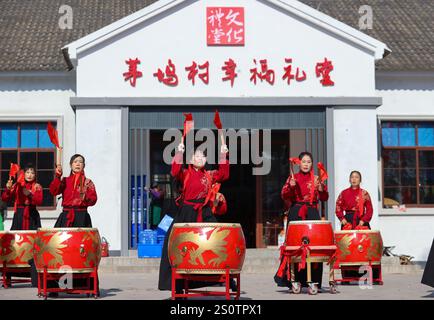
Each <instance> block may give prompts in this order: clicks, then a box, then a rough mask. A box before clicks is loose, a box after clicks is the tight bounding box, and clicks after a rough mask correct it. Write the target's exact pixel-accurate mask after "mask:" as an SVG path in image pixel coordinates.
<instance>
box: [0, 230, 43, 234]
mask: <svg viewBox="0 0 434 320" xmlns="http://www.w3.org/2000/svg"><path fill="white" fill-rule="evenodd" d="M36 232H37V231H36V230H9V231H0V234H20V233H36Z"/></svg>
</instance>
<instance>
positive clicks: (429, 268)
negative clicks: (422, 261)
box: [422, 239, 434, 288]
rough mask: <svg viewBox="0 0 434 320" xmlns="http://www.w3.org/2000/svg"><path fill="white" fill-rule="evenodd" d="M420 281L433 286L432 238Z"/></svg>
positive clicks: (433, 251)
mask: <svg viewBox="0 0 434 320" xmlns="http://www.w3.org/2000/svg"><path fill="white" fill-rule="evenodd" d="M422 283H423V284H425V285H427V286H430V287H433V288H434V239H433V242H432V245H431V250H430V252H429V256H428V260H427V262H426V266H425V269H424V271H423V277H422Z"/></svg>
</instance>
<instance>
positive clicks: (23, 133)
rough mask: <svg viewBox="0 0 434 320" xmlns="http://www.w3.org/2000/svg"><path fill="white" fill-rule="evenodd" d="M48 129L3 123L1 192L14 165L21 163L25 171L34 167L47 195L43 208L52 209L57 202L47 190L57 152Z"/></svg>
mask: <svg viewBox="0 0 434 320" xmlns="http://www.w3.org/2000/svg"><path fill="white" fill-rule="evenodd" d="M46 128H47V122H22V123H11V122H7V123H6V122H5V123H1V122H0V165H1V167H0V183H1V185H0V190H1V192H3V191H4V189H5V186H6V182H7V181H8V179H9V169H10V166H11V163H18V164H19V165H20V166H21V167H22V168H24V167H25V166H26V165H28V164H32V165H33V166H35V168H36V171H37V181H38V183H39V184H41V185H42V188H43V192H44V200H43V203H42V207H46V208H53V207H54V206H55V199H54V197H53V196H52V195H51V194H50V191H49V188H48V187H49V185H50V182H51V181H52V180H53V177H54V162H55V157H56V148H55V146H54V145H53V144H52V143H51V141H50V138H49V137H48V134H47V130H46ZM9 205H10V206H13V204H12V203H10V204H9Z"/></svg>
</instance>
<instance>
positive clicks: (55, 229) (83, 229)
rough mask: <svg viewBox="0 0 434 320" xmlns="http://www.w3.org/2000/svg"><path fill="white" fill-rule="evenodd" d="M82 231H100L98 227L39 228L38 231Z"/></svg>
mask: <svg viewBox="0 0 434 320" xmlns="http://www.w3.org/2000/svg"><path fill="white" fill-rule="evenodd" d="M61 231H69V232H82V231H96V232H98V233H99V231H98V228H38V232H61Z"/></svg>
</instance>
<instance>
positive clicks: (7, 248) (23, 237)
mask: <svg viewBox="0 0 434 320" xmlns="http://www.w3.org/2000/svg"><path fill="white" fill-rule="evenodd" d="M35 238H36V231H33V230H23V231H0V263H1V264H3V263H5V264H6V267H8V268H29V267H30V265H29V264H28V261H29V260H31V259H32V258H33V243H34V241H35Z"/></svg>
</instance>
